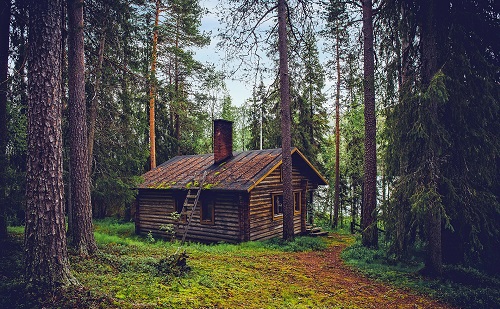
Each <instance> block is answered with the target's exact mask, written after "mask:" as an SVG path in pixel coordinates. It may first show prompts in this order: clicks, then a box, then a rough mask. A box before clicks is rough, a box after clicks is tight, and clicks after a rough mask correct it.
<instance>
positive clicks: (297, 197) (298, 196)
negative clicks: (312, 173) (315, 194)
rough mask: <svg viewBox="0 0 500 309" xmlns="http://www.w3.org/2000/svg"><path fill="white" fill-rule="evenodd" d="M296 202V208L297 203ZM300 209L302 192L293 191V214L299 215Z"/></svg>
mask: <svg viewBox="0 0 500 309" xmlns="http://www.w3.org/2000/svg"><path fill="white" fill-rule="evenodd" d="M296 202H298V206H299V207H298V208H297V204H296ZM301 211H302V192H301V191H293V214H294V215H300V213H301Z"/></svg>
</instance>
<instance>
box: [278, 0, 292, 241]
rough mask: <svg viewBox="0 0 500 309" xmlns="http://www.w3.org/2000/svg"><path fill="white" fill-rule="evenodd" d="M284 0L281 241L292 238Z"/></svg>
mask: <svg viewBox="0 0 500 309" xmlns="http://www.w3.org/2000/svg"><path fill="white" fill-rule="evenodd" d="M286 24H287V6H286V0H278V50H279V57H280V62H279V63H280V64H279V70H280V72H279V74H280V99H281V156H282V159H283V164H282V169H283V239H285V240H291V239H293V238H294V236H295V235H294V228H293V193H292V155H291V139H292V138H291V133H290V126H291V125H290V122H291V118H290V82H289V76H288V46H287V26H286Z"/></svg>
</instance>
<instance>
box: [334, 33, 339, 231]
mask: <svg viewBox="0 0 500 309" xmlns="http://www.w3.org/2000/svg"><path fill="white" fill-rule="evenodd" d="M336 41H337V46H336V48H335V49H336V60H337V92H336V94H335V193H334V202H333V227H334V228H337V226H338V222H339V208H340V46H339V45H340V38H339V24H338V23H337V31H336Z"/></svg>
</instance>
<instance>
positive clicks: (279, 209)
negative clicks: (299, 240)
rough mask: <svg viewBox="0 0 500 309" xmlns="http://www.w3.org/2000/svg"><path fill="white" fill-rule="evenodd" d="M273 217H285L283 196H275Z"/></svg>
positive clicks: (273, 196)
mask: <svg viewBox="0 0 500 309" xmlns="http://www.w3.org/2000/svg"><path fill="white" fill-rule="evenodd" d="M272 199H273V216H274V217H277V216H283V195H281V194H273V195H272Z"/></svg>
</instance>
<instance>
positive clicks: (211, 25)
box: [195, 0, 334, 110]
mask: <svg viewBox="0 0 500 309" xmlns="http://www.w3.org/2000/svg"><path fill="white" fill-rule="evenodd" d="M217 2H218V1H217V0H215V1H214V0H200V4H201V6H202V7H205V8H207V9H208V10H209V13H208V14H206V15H205V16H204V17H203V18H202V21H201V22H202V26H201V30H202V31H211V32H212V35H211V43H210V45H209V46H206V47H203V48H201V49H198V50H197V51H196V56H195V58H196V59H197V60H199V61H201V62H208V63H212V64H215V66H216V68H217V69H219V70H224V69H225V68H230V66H231V63H227V62H226V60H225V59H224V51H223V50H219V49H218V48H217V43H218V42H219V39H218V37H217V34H218V29H219V28H221V24H220V23H219V20H218V17H217V15H216V10H217V9H216V7H215V6H216V5H217ZM322 45H323V43H322V40H321V38H320V42H319V43H318V50H319V52H320V61H321V62H323V63H326V61H327V59H326V57H327V56H326V55H325V53H324V52H322V48H323V46H322ZM237 77H238V76H237V74H236V78H237ZM325 79H326V80H325V88H324V91H325V92H327V93H330V92H331V91H330V89H331V88H332V87H333V84H334V81H333V80H331V79H330V78H329V77H328V76H325ZM271 82H272V81H271V79H270V78H268V79H266V78H265V77H264V83H265V84H266V85H269V84H271ZM226 86H227V90H228V92H229V95H230V96H231V99H232V103H233V105H236V106H243V105H244V103H245V101H246V100H248V99H250V98H251V96H252V88H253V82H251V81H242V80H237V79H226ZM327 96H328V94H327ZM327 104H328V103H327ZM332 104H333V103H332ZM327 108H328V109H329V110H333V108H329V107H327Z"/></svg>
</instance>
